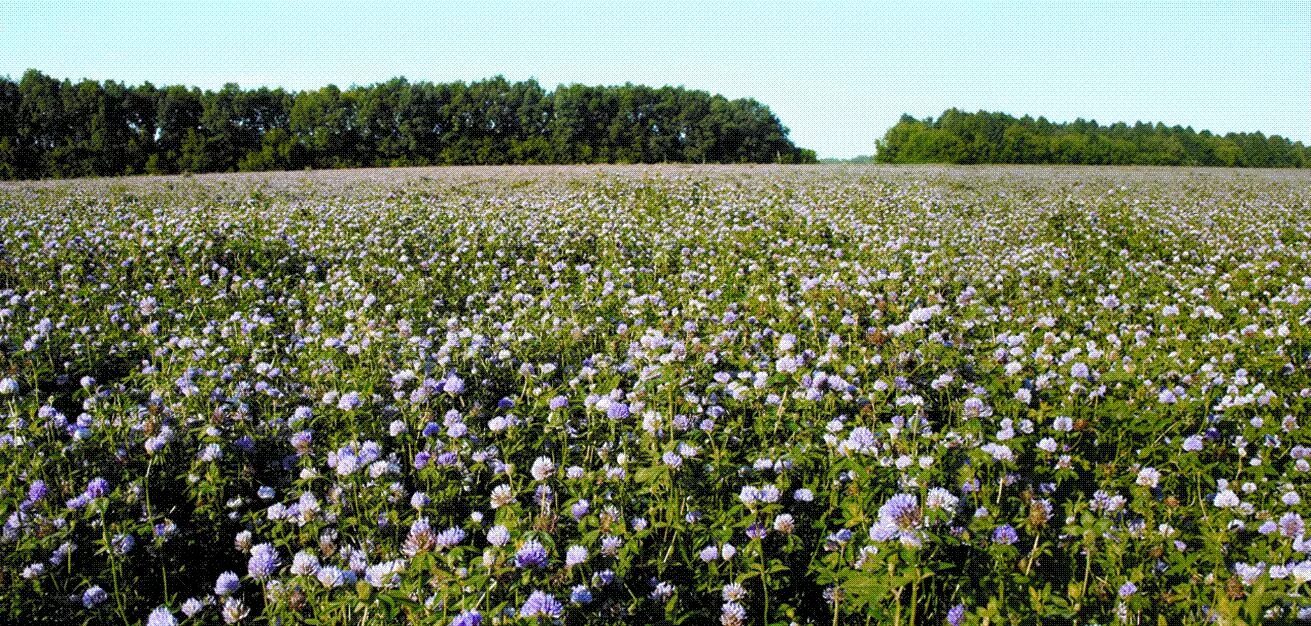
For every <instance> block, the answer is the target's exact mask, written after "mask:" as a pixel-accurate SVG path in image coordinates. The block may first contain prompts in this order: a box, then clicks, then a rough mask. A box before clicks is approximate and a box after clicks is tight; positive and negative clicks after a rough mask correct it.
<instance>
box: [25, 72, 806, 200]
mask: <svg viewBox="0 0 1311 626" xmlns="http://www.w3.org/2000/svg"><path fill="white" fill-rule="evenodd" d="M787 134H788V129H787V128H785V127H784V126H783V125H782V124H781V123H780V122H779V120H778V118H777V117H776V116H775V115H774V114H773V113H772V112H770V110H769V108H768V107H766V106H765V105H763V104H761V103H759V102H756V101H755V100H751V99H739V100H729V99H728V98H725V97H723V96H720V95H711V94H709V93H706V92H704V91H695V90H690V89H684V88H682V87H661V88H652V87H646V86H642V85H632V84H626V85H622V86H607V87H603V86H588V85H576V84H575V85H567V86H561V87H559V88H557V89H556V90H555V91H546V90H545V89H543V88H542V87H541V86H540V85H538V84H537V82H536V81H533V80H528V81H524V82H509V81H507V80H506V79H505V78H503V77H499V76H498V77H495V78H490V79H486V80H481V81H476V82H472V83H467V84H466V83H464V82H455V83H430V82H417V83H411V82H409V81H407V80H405V79H404V78H396V79H392V80H390V81H387V82H385V83H378V84H375V85H370V86H364V87H350V88H348V89H344V90H343V89H339V88H337V87H335V86H332V85H329V86H327V87H324V88H322V89H318V90H311V91H301V92H289V91H284V90H282V89H268V88H259V89H241V88H240V87H238V86H237V85H235V84H228V85H225V86H224V87H223V88H222V89H220V90H218V91H202V90H200V89H198V88H195V87H192V88H187V87H183V86H176V85H175V86H167V87H156V86H154V85H152V84H150V83H145V84H142V85H137V86H130V85H125V84H122V83H119V82H115V81H112V80H107V81H105V82H103V83H100V82H96V81H93V80H83V81H80V82H76V83H74V82H72V81H69V80H63V81H60V80H58V79H55V78H52V77H50V76H46V75H44V74H42V73H41V72H38V71H36V70H28V71H27V72H26V73H25V74H24V75H23V77H22V78H21V79H20V80H18V81H17V82H15V81H13V80H10V79H8V78H0V178H6V179H13V178H46V177H61V178H62V177H74V176H107V175H117V174H136V173H175V172H230V171H238V170H244V171H249V170H276V169H300V168H326V167H367V166H399V165H442V164H499V163H515V164H521V163H656V162H666V161H681V162H695V163H702V162H714V163H741V162H750V163H774V162H782V163H799V162H813V161H814V160H815V154H814V152H813V151H810V150H803V149H799V148H797V147H796V146H795V145H794V144H793V143H792V142H791V141H790V140H789V139H788V137H787Z"/></svg>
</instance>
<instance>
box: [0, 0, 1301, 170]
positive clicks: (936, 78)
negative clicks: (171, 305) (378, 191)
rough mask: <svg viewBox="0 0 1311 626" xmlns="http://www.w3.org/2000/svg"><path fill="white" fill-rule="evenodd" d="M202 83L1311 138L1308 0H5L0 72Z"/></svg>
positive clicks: (857, 132) (851, 147)
mask: <svg viewBox="0 0 1311 626" xmlns="http://www.w3.org/2000/svg"><path fill="white" fill-rule="evenodd" d="M29 67H34V68H37V69H40V70H41V71H43V72H45V73H47V74H50V75H52V76H56V77H60V78H72V79H74V80H76V79H79V78H84V77H85V78H93V79H98V80H103V79H108V78H112V79H115V80H122V81H126V82H128V83H133V84H136V83H140V82H142V81H146V80H149V81H151V82H153V83H155V84H156V85H161V84H175V83H184V84H188V85H198V86H200V87H204V88H216V87H219V86H221V85H222V84H223V83H225V82H237V83H240V84H241V85H242V86H243V87H254V86H259V85H269V86H282V87H286V88H290V89H305V88H312V87H319V86H322V85H324V84H327V83H335V84H337V85H339V86H347V85H350V84H352V83H358V84H368V83H374V82H378V81H382V80H386V79H388V78H390V77H393V76H405V77H407V78H409V79H411V80H431V81H451V80H473V79H478V78H484V77H488V76H492V75H495V74H503V75H505V76H506V77H507V78H510V79H514V80H518V79H526V78H530V77H531V78H536V79H537V80H538V81H539V82H541V83H542V85H543V86H544V87H546V88H548V89H549V88H553V87H554V86H555V85H557V84H559V83H573V82H581V83H588V84H615V83H623V82H627V81H631V82H634V83H644V84H648V85H653V86H659V85H665V84H672V85H684V86H687V87H691V88H697V89H704V90H707V91H712V92H718V93H722V94H724V95H726V96H729V97H743V96H751V97H754V98H756V99H758V100H760V101H761V102H764V103H765V104H767V105H769V106H770V108H772V109H773V111H774V112H775V113H776V114H777V115H778V116H779V117H780V118H781V119H782V120H783V123H784V124H786V125H787V126H789V127H790V128H791V129H792V135H791V136H792V139H793V140H795V141H796V142H797V144H798V145H801V146H804V147H808V148H813V149H815V150H817V151H818V152H819V154H820V156H822V157H830V156H831V157H850V156H854V155H857V154H868V153H871V152H873V150H874V141H875V140H876V139H877V138H878V137H879V136H881V135H882V133H883V131H884V130H885V129H886V128H887V127H888V126H890V125H891V124H893V123H895V122H896V120H897V118H898V117H899V116H900V115H901V113H903V112H907V113H910V114H912V115H915V116H917V117H923V116H927V115H934V116H936V115H938V114H939V113H941V112H942V111H943V110H944V109H946V108H948V107H952V106H955V107H959V108H962V109H966V110H977V109H988V110H1000V111H1006V112H1009V113H1015V114H1024V113H1029V114H1033V115H1045V116H1047V117H1048V118H1049V119H1052V120H1070V119H1074V118H1076V117H1084V118H1088V119H1096V120H1097V121H1099V122H1103V123H1107V122H1113V121H1127V122H1133V121H1137V120H1144V121H1164V122H1166V123H1168V124H1182V125H1191V126H1193V127H1194V128H1196V129H1199V130H1200V129H1203V128H1205V129H1210V130H1213V131H1217V132H1221V133H1223V132H1229V131H1257V130H1259V131H1262V132H1265V133H1267V134H1280V135H1284V136H1286V137H1291V138H1293V139H1297V140H1301V141H1303V142H1311V1H1308V0H1301V1H1296V2H1293V1H1270V0H1252V1H1250V2H1209V3H1202V2H1161V1H1142V2H1111V1H1103V0H1083V1H1081V2H1057V1H1053V2H924V3H921V2H849V1H839V0H834V1H830V2H817V3H807V2H800V1H793V2H758V3H748V2H737V1H728V0H699V1H695V2H689V1H680V2H655V1H651V0H648V1H641V2H633V1H629V0H601V1H596V0H582V1H575V2H564V1H562V2H552V3H529V2H507V1H503V0H481V1H479V2H470V3H467V4H466V3H459V4H456V3H449V4H448V3H440V2H431V3H423V2H412V1H398V2H383V3H379V4H378V5H376V6H373V5H372V3H370V2H367V1H365V0H357V1H354V2H339V1H336V0H317V1H314V2H310V1H299V0H297V1H275V0H269V1H244V0H243V1H239V2H226V3H225V2H219V1H217V0H210V1H208V2H191V1H184V0H172V1H165V2H149V3H147V2H94V1H82V2H70V1H67V0H44V1H42V0H0V75H4V74H8V75H9V76H11V77H13V78H18V77H19V76H21V75H22V73H23V71H24V70H26V69H27V68H29Z"/></svg>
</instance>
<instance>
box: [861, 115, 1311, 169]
mask: <svg viewBox="0 0 1311 626" xmlns="http://www.w3.org/2000/svg"><path fill="white" fill-rule="evenodd" d="M875 158H876V160H877V161H878V162H881V163H1046V164H1067V165H1212V166H1225V167H1311V148H1308V147H1307V146H1304V145H1302V143H1301V142H1293V141H1290V140H1289V139H1286V138H1284V137H1280V136H1278V135H1271V136H1268V137H1267V136H1266V135H1264V134H1262V133H1259V132H1258V133H1229V134H1226V135H1223V136H1221V135H1216V134H1212V133H1211V132H1209V131H1205V130H1203V131H1200V132H1198V131H1194V130H1193V129H1192V128H1191V127H1189V128H1183V127H1179V126H1166V125H1165V124H1161V123H1159V122H1158V123H1157V124H1154V125H1153V124H1147V123H1144V122H1138V123H1136V124H1134V125H1132V126H1130V125H1128V124H1125V123H1123V122H1121V123H1116V124H1111V125H1109V126H1102V125H1100V124H1098V123H1097V121H1096V120H1083V119H1077V120H1075V121H1073V122H1068V123H1054V122H1050V121H1048V120H1047V119H1046V118H1042V117H1039V118H1038V119H1034V118H1032V117H1029V116H1027V115H1026V116H1024V117H1021V118H1015V117H1012V116H1010V115H1007V114H1005V113H990V112H987V111H979V112H978V113H967V112H964V111H960V110H958V109H948V110H947V111H946V112H944V113H943V114H942V116H941V117H939V118H937V119H933V118H932V117H929V118H925V119H923V120H919V119H915V118H914V117H911V116H909V115H903V116H902V117H901V120H900V121H899V122H897V124H896V125H895V126H893V127H892V128H889V129H888V131H887V133H886V134H885V135H884V136H883V139H881V140H879V141H878V151H877V154H876V157H875Z"/></svg>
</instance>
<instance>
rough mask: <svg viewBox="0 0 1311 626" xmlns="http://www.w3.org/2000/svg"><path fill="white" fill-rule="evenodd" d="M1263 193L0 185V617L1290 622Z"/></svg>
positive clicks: (1290, 420)
mask: <svg viewBox="0 0 1311 626" xmlns="http://www.w3.org/2000/svg"><path fill="white" fill-rule="evenodd" d="M178 95H179V98H180V100H182V101H184V102H185V99H186V98H187V97H186V96H184V95H182V94H178ZM274 154H275V155H276V154H277V151H276V150H275V151H274ZM1301 174H1302V173H1300V172H1273V171H1261V172H1236V171H1226V172H1215V171H1197V170H1170V171H1164V170H1159V169H1155V170H1148V171H1142V170H1116V171H1114V172H1110V173H1108V172H1106V171H1103V170H1087V169H1080V170H1071V169H1051V168H1048V169H1036V168H1035V169H1024V170H1019V171H1017V170H1013V169H996V168H979V169H972V170H963V169H959V168H957V169H947V170H944V169H941V168H919V167H917V168H852V167H836V168H822V169H821V168H782V167H750V168H747V167H698V168H689V167H682V166H677V167H676V166H669V167H626V168H590V167H589V168H560V169H550V170H548V169H542V168H531V169H529V168H495V169H486V168H468V169H461V170H450V169H446V170H430V169H408V170H392V171H385V172H384V171H378V170H358V171H353V172H315V173H277V174H241V175H225V176H195V177H170V178H159V179H137V180H130V181H121V180H107V179H102V180H82V181H76V182H71V183H70V182H41V183H16V184H5V185H0V233H2V236H0V242H2V245H0V417H2V418H3V419H0V520H3V528H2V529H0V589H3V590H4V593H3V594H0V621H3V622H4V623H13V624H69V623H85V624H139V623H143V622H147V623H148V624H149V625H150V626H161V625H164V624H172V623H174V621H175V620H179V621H182V623H184V624H219V623H267V624H354V623H365V624H373V623H381V624H401V623H403V624H438V625H440V626H448V625H450V624H458V625H461V626H469V625H470V624H474V623H478V622H479V621H481V623H486V624H493V623H498V624H533V623H537V624H541V623H550V622H555V623H564V624H570V625H583V624H590V625H602V624H711V623H719V624H721V626H735V625H739V624H747V623H750V624H761V625H774V624H792V623H796V624H816V625H817V624H835V623H837V624H853V623H856V624H859V623H864V624H896V625H898V626H900V625H903V624H904V625H911V624H943V623H948V624H954V625H959V624H971V625H975V624H1034V625H1036V624H1073V623H1078V624H1093V623H1098V624H1109V623H1125V624H1202V623H1220V624H1258V623H1288V622H1292V621H1294V620H1296V619H1302V618H1306V617H1311V599H1308V597H1307V595H1306V583H1307V582H1308V581H1311V559H1309V558H1308V552H1311V541H1308V540H1307V537H1306V526H1305V518H1304V517H1303V515H1302V513H1303V511H1307V510H1308V506H1309V504H1308V500H1306V499H1304V498H1303V497H1302V495H1301V494H1302V493H1304V492H1307V491H1306V490H1307V489H1308V484H1309V482H1308V475H1309V474H1308V473H1309V472H1311V458H1309V457H1311V433H1309V432H1308V430H1307V429H1304V428H1303V425H1304V424H1305V423H1306V421H1307V415H1308V403H1309V402H1311V370H1309V369H1308V362H1309V358H1311V319H1309V318H1308V317H1307V308H1308V305H1309V304H1311V279H1308V278H1307V277H1308V276H1311V259H1309V257H1308V255H1311V246H1309V245H1308V242H1309V241H1311V219H1309V217H1308V210H1309V209H1311V186H1309V185H1308V184H1307V179H1306V178H1305V177H1304V176H1302V175H1301ZM1307 493H1308V495H1309V496H1311V492H1307ZM473 611H477V612H478V613H477V614H478V616H479V617H478V618H476V619H475V618H474V617H473V613H472V612H473ZM152 615H153V617H152Z"/></svg>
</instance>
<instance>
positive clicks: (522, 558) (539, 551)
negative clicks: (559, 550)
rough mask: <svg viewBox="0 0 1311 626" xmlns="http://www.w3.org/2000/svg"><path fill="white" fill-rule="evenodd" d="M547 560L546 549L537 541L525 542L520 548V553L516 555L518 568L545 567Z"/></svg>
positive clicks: (515, 559) (515, 561)
mask: <svg viewBox="0 0 1311 626" xmlns="http://www.w3.org/2000/svg"><path fill="white" fill-rule="evenodd" d="M546 560H547V554H546V547H545V546H543V545H542V544H541V542H539V541H537V540H536V539H529V540H528V541H525V542H523V545H522V546H519V551H518V552H515V554H514V564H515V566H516V567H545V566H546Z"/></svg>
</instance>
